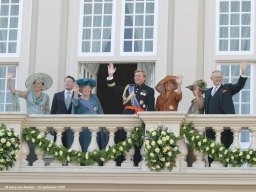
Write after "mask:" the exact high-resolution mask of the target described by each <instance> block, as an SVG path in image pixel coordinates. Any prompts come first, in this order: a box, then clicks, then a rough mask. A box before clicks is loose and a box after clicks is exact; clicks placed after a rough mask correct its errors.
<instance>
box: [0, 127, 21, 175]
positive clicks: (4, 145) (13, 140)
mask: <svg viewBox="0 0 256 192" xmlns="http://www.w3.org/2000/svg"><path fill="white" fill-rule="evenodd" d="M19 144H20V139H19V136H18V134H17V133H16V132H15V131H14V130H13V129H12V128H11V129H10V128H7V127H6V125H4V124H2V125H0V170H1V171H2V170H3V169H4V168H6V169H8V168H9V167H12V166H13V165H14V162H15V161H16V160H17V158H18V149H19Z"/></svg>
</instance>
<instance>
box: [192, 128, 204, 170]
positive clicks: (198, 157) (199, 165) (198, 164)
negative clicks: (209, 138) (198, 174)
mask: <svg viewBox="0 0 256 192" xmlns="http://www.w3.org/2000/svg"><path fill="white" fill-rule="evenodd" d="M195 130H197V132H198V134H199V135H202V134H203V132H204V131H205V127H195ZM193 151H194V155H195V157H196V161H195V162H194V163H193V167H195V168H202V167H205V162H204V161H203V159H204V154H203V153H202V152H200V151H197V150H195V149H194V150H193Z"/></svg>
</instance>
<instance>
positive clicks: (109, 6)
mask: <svg viewBox="0 0 256 192" xmlns="http://www.w3.org/2000/svg"><path fill="white" fill-rule="evenodd" d="M104 14H112V4H110V3H106V4H105V5H104Z"/></svg>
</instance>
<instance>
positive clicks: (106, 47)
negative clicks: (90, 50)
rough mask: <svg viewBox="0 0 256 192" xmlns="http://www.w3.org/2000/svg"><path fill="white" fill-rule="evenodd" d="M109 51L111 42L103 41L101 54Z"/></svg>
mask: <svg viewBox="0 0 256 192" xmlns="http://www.w3.org/2000/svg"><path fill="white" fill-rule="evenodd" d="M110 50H111V42H110V41H103V43H102V51H103V52H110Z"/></svg>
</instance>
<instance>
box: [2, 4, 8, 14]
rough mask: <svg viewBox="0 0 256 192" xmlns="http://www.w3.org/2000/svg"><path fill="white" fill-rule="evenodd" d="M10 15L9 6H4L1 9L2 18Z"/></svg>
mask: <svg viewBox="0 0 256 192" xmlns="http://www.w3.org/2000/svg"><path fill="white" fill-rule="evenodd" d="M8 15H9V5H2V6H1V7H0V16H8Z"/></svg>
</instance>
